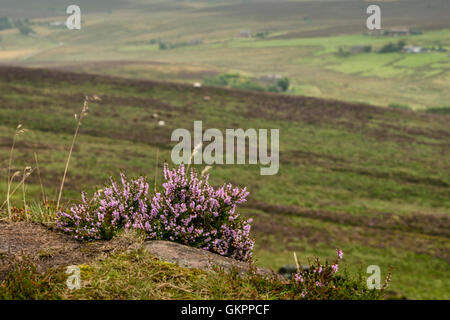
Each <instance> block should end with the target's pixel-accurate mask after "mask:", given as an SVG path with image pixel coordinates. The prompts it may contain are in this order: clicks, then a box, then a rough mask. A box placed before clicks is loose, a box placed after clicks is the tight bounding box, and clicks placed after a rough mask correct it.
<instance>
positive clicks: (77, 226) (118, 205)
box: [57, 173, 149, 240]
mask: <svg viewBox="0 0 450 320" xmlns="http://www.w3.org/2000/svg"><path fill="white" fill-rule="evenodd" d="M148 202H149V184H148V182H147V180H146V178H145V177H140V178H138V179H131V180H128V179H127V177H126V176H125V174H123V173H122V174H121V175H120V182H117V181H115V180H114V179H113V178H111V179H110V184H109V185H107V186H105V188H104V189H103V190H99V191H97V192H96V193H95V194H94V196H93V198H92V199H88V198H87V196H86V193H84V192H83V193H82V194H81V203H80V204H77V205H74V206H72V207H71V208H70V209H69V211H68V212H66V211H64V210H63V211H59V212H58V213H57V227H58V228H60V229H61V230H63V231H65V232H67V233H71V234H73V235H74V236H75V238H77V239H80V240H81V239H82V240H100V239H111V238H112V237H113V235H114V234H115V232H116V231H118V230H121V229H130V228H133V229H141V230H143V229H144V223H145V221H147V220H148V215H147V212H148V207H147V206H148Z"/></svg>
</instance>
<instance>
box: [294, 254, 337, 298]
mask: <svg viewBox="0 0 450 320" xmlns="http://www.w3.org/2000/svg"><path fill="white" fill-rule="evenodd" d="M336 253H337V258H336V259H335V261H334V263H333V264H332V265H330V264H329V263H328V262H327V263H326V264H325V265H322V264H321V262H320V260H319V258H316V264H315V265H313V266H311V268H310V269H309V270H308V271H303V272H299V273H296V274H294V275H293V280H294V282H295V283H296V284H297V286H299V289H301V290H302V298H305V297H306V298H308V297H309V298H312V297H313V296H315V295H317V294H318V293H320V294H323V293H324V292H325V291H329V290H335V289H336V286H335V284H336V282H335V280H336V273H337V272H338V266H339V261H340V260H341V259H342V257H343V252H342V250H340V249H336ZM318 290H319V291H318Z"/></svg>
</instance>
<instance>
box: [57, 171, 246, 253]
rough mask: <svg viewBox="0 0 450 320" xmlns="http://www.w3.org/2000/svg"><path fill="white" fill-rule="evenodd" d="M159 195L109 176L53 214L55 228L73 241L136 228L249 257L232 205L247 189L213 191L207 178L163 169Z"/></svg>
mask: <svg viewBox="0 0 450 320" xmlns="http://www.w3.org/2000/svg"><path fill="white" fill-rule="evenodd" d="M164 179H165V182H164V184H163V191H162V192H158V193H156V194H155V195H154V196H150V194H149V184H148V182H147V181H146V178H145V177H140V178H138V179H132V180H128V179H127V178H126V176H125V175H124V174H121V179H120V182H119V183H118V182H116V181H115V180H114V179H112V178H111V180H110V184H109V185H107V186H106V187H105V189H104V190H100V191H98V192H97V193H95V194H94V196H93V198H92V199H90V200H89V199H88V198H87V196H86V194H85V193H82V201H81V203H80V204H77V205H74V206H72V207H71V208H70V209H69V210H68V211H64V210H63V211H60V212H58V214H57V226H58V228H60V229H61V230H63V231H65V232H67V233H71V234H73V235H75V237H76V238H78V239H83V240H99V239H111V238H112V237H113V235H114V234H115V233H116V232H117V231H118V230H122V229H137V230H140V231H143V232H145V234H146V236H147V238H149V239H153V240H169V241H174V242H179V243H182V244H186V245H189V246H192V247H196V248H202V249H204V250H209V251H212V252H215V253H218V254H220V255H222V256H227V257H231V258H234V259H237V260H243V261H247V260H250V259H251V256H252V251H253V246H254V241H253V240H252V239H251V238H250V224H251V222H252V220H251V219H248V220H245V219H242V218H241V217H240V215H239V213H238V211H237V206H238V205H239V204H242V203H244V202H245V201H246V198H247V196H248V194H249V193H248V192H247V190H246V188H242V189H240V188H237V187H233V186H232V185H231V184H224V185H222V186H221V187H219V188H217V189H216V188H214V187H212V186H211V185H210V184H209V182H208V179H209V175H205V177H203V176H200V177H199V176H198V175H197V174H196V173H195V171H194V170H191V172H190V174H187V173H186V172H185V167H184V165H180V166H179V167H178V169H172V170H170V169H169V167H168V166H167V165H165V166H164Z"/></svg>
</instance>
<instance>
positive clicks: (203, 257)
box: [145, 240, 279, 277]
mask: <svg viewBox="0 0 450 320" xmlns="http://www.w3.org/2000/svg"><path fill="white" fill-rule="evenodd" d="M145 247H146V249H147V250H148V252H150V253H151V254H152V255H154V256H155V257H157V258H159V259H161V260H164V261H167V262H171V263H175V264H178V265H179V266H180V267H185V268H194V269H200V270H205V271H211V270H213V268H214V266H218V267H221V268H223V269H225V270H228V271H229V270H231V269H232V268H233V267H234V268H236V269H238V270H240V271H242V272H245V271H248V270H249V267H250V265H249V263H246V262H242V261H237V260H234V259H231V258H227V257H223V256H220V255H218V254H215V253H212V252H209V251H205V250H202V249H197V248H192V247H188V246H185V245H182V244H179V243H175V242H169V241H160V240H154V241H147V242H146V243H145ZM256 272H257V273H258V274H260V275H263V276H271V275H276V273H274V272H272V271H270V270H267V269H263V268H256ZM277 277H279V275H277Z"/></svg>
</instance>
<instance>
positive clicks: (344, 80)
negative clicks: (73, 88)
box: [0, 0, 450, 109]
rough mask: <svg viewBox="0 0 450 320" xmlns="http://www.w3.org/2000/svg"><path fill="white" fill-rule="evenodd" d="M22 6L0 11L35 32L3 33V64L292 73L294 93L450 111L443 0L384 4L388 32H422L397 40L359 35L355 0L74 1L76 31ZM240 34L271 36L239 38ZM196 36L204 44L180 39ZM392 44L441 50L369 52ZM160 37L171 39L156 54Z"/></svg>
mask: <svg viewBox="0 0 450 320" xmlns="http://www.w3.org/2000/svg"><path fill="white" fill-rule="evenodd" d="M21 1H23V0H21ZM21 1H19V2H17V3H14V4H12V3H9V4H8V5H4V7H2V6H1V5H0V9H2V12H4V14H5V15H7V16H8V15H9V16H10V17H11V19H13V18H25V17H29V18H30V19H31V20H30V21H31V27H32V28H33V30H34V31H35V32H36V34H35V35H32V36H30V35H28V36H25V35H21V34H20V33H19V31H18V30H17V29H8V30H3V31H0V37H1V41H0V62H3V63H7V64H11V63H13V64H20V65H28V66H40V67H55V68H63V69H65V70H67V69H69V70H72V71H77V72H89V73H100V74H109V75H118V76H124V77H130V78H141V79H152V80H168V81H175V82H189V83H192V82H194V81H202V80H204V78H205V77H206V76H208V75H210V74H211V73H213V74H216V73H228V72H239V73H241V74H243V75H246V76H248V77H253V78H255V79H258V78H260V77H264V76H267V75H268V74H279V75H281V76H283V77H288V78H289V79H290V80H291V88H290V93H291V94H296V95H306V96H314V97H320V98H332V99H338V100H344V101H352V102H363V103H370V104H374V105H380V106H388V105H390V104H394V103H397V104H403V105H408V106H409V107H410V108H412V109H425V108H427V107H443V106H448V101H449V99H450V94H449V90H448V87H449V86H450V73H449V71H450V58H449V57H448V55H449V52H450V51H449V50H450V23H449V21H450V14H449V12H450V10H448V9H449V8H448V6H449V4H448V2H446V1H443V0H429V1H427V3H424V2H423V1H420V0H408V1H389V2H385V3H383V4H382V10H383V27H384V28H385V29H389V28H399V27H402V28H414V29H419V30H421V31H423V34H421V35H411V36H405V37H387V36H382V37H376V36H369V35H367V34H366V33H367V30H365V19H366V15H365V14H364V5H365V4H361V1H358V0H351V1H335V2H334V3H333V6H331V5H330V6H329V5H325V4H321V3H320V2H316V3H314V2H310V1H303V0H298V1H289V2H274V1H267V2H266V1H265V2H263V3H258V4H255V3H256V2H252V1H249V2H248V1H240V0H236V1H227V3H223V2H221V1H214V2H209V1H193V0H190V1H183V3H182V4H181V3H177V5H174V4H167V3H166V2H165V1H159V0H152V1H146V2H144V1H141V0H124V1H114V2H105V3H104V4H103V7H104V8H103V10H102V9H101V7H102V5H101V4H102V2H101V1H95V2H93V3H91V2H88V1H82V2H81V3H80V6H81V7H83V8H84V9H83V25H82V29H81V30H76V31H73V30H67V29H65V28H61V27H51V26H50V23H52V22H55V21H56V22H60V23H61V22H64V21H65V19H66V18H67V16H66V15H65V14H64V10H63V9H64V8H57V7H55V5H54V3H48V0H40V3H41V4H42V5H41V6H39V7H38V6H37V4H35V5H33V8H34V9H33V10H34V12H36V14H35V16H31V17H30V14H29V12H30V11H29V10H25V9H20V8H22V7H23V8H25V7H26V6H25V5H23V6H22V7H21V5H20V3H21ZM406 2H407V4H406ZM241 30H250V31H251V33H253V34H257V33H258V32H267V35H266V36H265V37H264V38H258V37H253V38H252V39H243V38H239V36H238V35H239V32H240V31H241ZM192 40H199V41H200V43H198V44H195V45H186V43H188V42H189V41H192ZM399 40H404V41H405V42H406V44H408V45H417V46H423V47H426V48H430V49H431V48H432V47H435V48H437V47H438V46H441V48H442V49H444V50H447V51H445V52H439V51H437V50H435V51H431V52H429V53H422V54H406V53H389V54H378V53H376V52H375V51H376V50H379V49H380V48H381V47H382V46H384V45H386V44H388V43H389V42H397V41H399ZM157 41H162V42H164V43H168V44H172V45H176V46H175V48H173V49H169V50H160V49H159V46H158V44H157ZM360 45H364V46H371V47H372V53H367V54H352V55H349V56H346V57H341V56H339V55H338V54H337V53H338V50H339V48H342V49H343V50H349V49H350V48H351V47H353V46H360Z"/></svg>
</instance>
